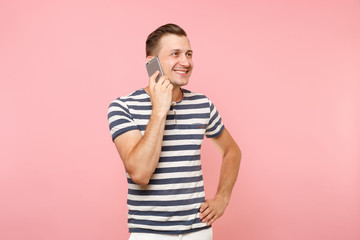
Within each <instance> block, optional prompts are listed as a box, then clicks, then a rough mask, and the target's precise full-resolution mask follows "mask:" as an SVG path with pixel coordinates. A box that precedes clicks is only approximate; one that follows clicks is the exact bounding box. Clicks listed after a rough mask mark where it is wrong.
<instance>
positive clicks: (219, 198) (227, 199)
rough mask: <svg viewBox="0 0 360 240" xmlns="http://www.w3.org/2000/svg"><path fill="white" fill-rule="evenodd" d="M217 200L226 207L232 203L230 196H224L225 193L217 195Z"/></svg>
mask: <svg viewBox="0 0 360 240" xmlns="http://www.w3.org/2000/svg"><path fill="white" fill-rule="evenodd" d="M215 199H218V200H220V201H222V202H223V203H225V204H226V206H227V205H228V204H229V202H230V196H229V195H228V194H224V193H217V194H216V195H215Z"/></svg>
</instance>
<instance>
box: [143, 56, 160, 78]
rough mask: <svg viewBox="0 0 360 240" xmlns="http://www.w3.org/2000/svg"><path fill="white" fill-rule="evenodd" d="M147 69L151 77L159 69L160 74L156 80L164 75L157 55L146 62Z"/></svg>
mask: <svg viewBox="0 0 360 240" xmlns="http://www.w3.org/2000/svg"><path fill="white" fill-rule="evenodd" d="M146 70H147V72H148V74H149V77H150V76H152V75H153V74H154V73H155V72H156V71H159V75H157V77H156V78H155V82H158V81H159V78H160V77H161V76H162V75H164V73H163V71H162V68H161V65H160V61H159V58H158V57H157V56H156V57H154V58H153V59H151V60H150V61H148V62H147V63H146Z"/></svg>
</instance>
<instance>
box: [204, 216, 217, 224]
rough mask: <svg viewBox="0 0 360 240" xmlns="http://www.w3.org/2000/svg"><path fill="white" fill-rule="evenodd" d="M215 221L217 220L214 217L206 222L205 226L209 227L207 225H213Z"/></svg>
mask: <svg viewBox="0 0 360 240" xmlns="http://www.w3.org/2000/svg"><path fill="white" fill-rule="evenodd" d="M217 219H218V217H217V216H214V217H213V218H212V219H211V220H210V221H208V222H207V225H208V226H209V225H211V224H213V223H214V222H215V221H216V220H217Z"/></svg>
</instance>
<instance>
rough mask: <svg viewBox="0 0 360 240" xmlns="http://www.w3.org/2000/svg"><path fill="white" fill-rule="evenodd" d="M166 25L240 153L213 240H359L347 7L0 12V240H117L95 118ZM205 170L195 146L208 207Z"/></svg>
mask: <svg viewBox="0 0 360 240" xmlns="http://www.w3.org/2000/svg"><path fill="white" fill-rule="evenodd" d="M168 22H173V23H177V24H179V25H181V26H182V27H184V28H185V30H186V31H187V32H188V35H189V37H190V40H191V44H192V47H193V49H194V54H195V55H194V61H195V69H194V73H193V76H192V78H191V83H190V84H189V85H188V86H187V88H189V89H191V90H193V91H197V92H202V93H205V94H206V95H207V96H209V97H210V98H211V99H212V101H213V102H214V103H215V105H216V106H217V108H218V109H219V111H220V113H221V115H222V117H223V120H224V123H225V125H226V127H227V128H228V129H229V130H230V132H231V133H232V135H233V137H234V138H235V139H236V141H237V142H238V144H239V146H240V147H241V149H242V151H243V159H242V163H241V170H240V175H239V178H238V182H237V184H236V186H235V188H234V191H233V196H232V199H231V203H230V205H229V207H228V210H227V212H226V213H225V215H224V216H223V217H222V218H221V219H220V220H218V221H217V222H216V223H215V224H214V231H215V238H214V239H244V240H262V239H269V240H288V239H294V240H297V239H299V240H300V239H334V240H335V239H336V240H340V239H347V240H357V239H360V230H359V222H360V206H359V203H360V177H359V174H360V164H359V160H360V151H359V146H360V97H359V96H360V67H359V66H360V44H359V43H360V2H359V1H356V0H353V1H351V0H346V1H341V0H338V1H335V0H332V1H300V0H295V1H285V0H283V1H282V0H277V1H265V0H255V1H221V3H219V2H215V1H187V0H185V1H181V2H172V1H132V2H128V1H111V0H102V1H81V0H72V1H60V0H58V1H25V0H24V1H5V0H3V1H1V2H0V79H1V88H0V93H1V95H0V109H1V120H0V121H1V126H0V133H1V140H0V146H1V151H0V159H1V162H0V164H1V166H0V193H1V197H0V239H4V240H5V239H6V240H7V239H12V240H20V239H27V240H40V239H44V240H45V239H46V240H49V239H52V240H60V239H79V240H83V239H84V240H85V239H108V240H110V239H114V240H115V239H127V238H128V236H129V234H128V233H127V227H126V190H127V189H126V188H127V187H126V180H125V174H124V169H123V166H122V163H121V160H120V158H119V157H118V155H117V152H116V150H115V147H114V146H113V144H112V142H111V139H110V134H109V131H108V125H107V107H108V104H109V103H110V102H111V101H112V100H113V99H115V98H117V97H119V96H122V95H125V94H128V93H130V92H132V91H134V90H136V89H138V88H141V87H144V86H146V84H147V76H146V71H145V67H144V63H145V55H144V54H145V50H144V42H145V39H146V37H147V35H148V34H149V33H150V32H151V31H152V30H154V29H155V28H156V27H158V26H160V25H162V24H165V23H168ZM220 163H221V160H220V158H219V154H218V153H217V150H216V149H215V148H214V146H213V145H212V144H211V142H210V141H208V140H207V141H205V145H204V147H203V168H204V174H205V184H206V192H207V196H208V197H212V196H213V195H214V194H215V192H216V187H217V182H218V176H219V166H220Z"/></svg>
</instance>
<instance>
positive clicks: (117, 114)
mask: <svg viewBox="0 0 360 240" xmlns="http://www.w3.org/2000/svg"><path fill="white" fill-rule="evenodd" d="M108 121H109V128H110V133H111V137H112V140H113V141H114V140H115V138H116V137H118V136H119V135H121V134H123V133H126V132H128V131H130V130H140V129H139V127H138V125H137V124H136V123H135V121H134V119H133V118H132V116H131V114H130V111H129V108H128V107H127V105H126V104H125V103H124V102H123V101H121V99H120V98H118V99H116V100H114V101H112V102H111V104H110V106H109V109H108Z"/></svg>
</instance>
